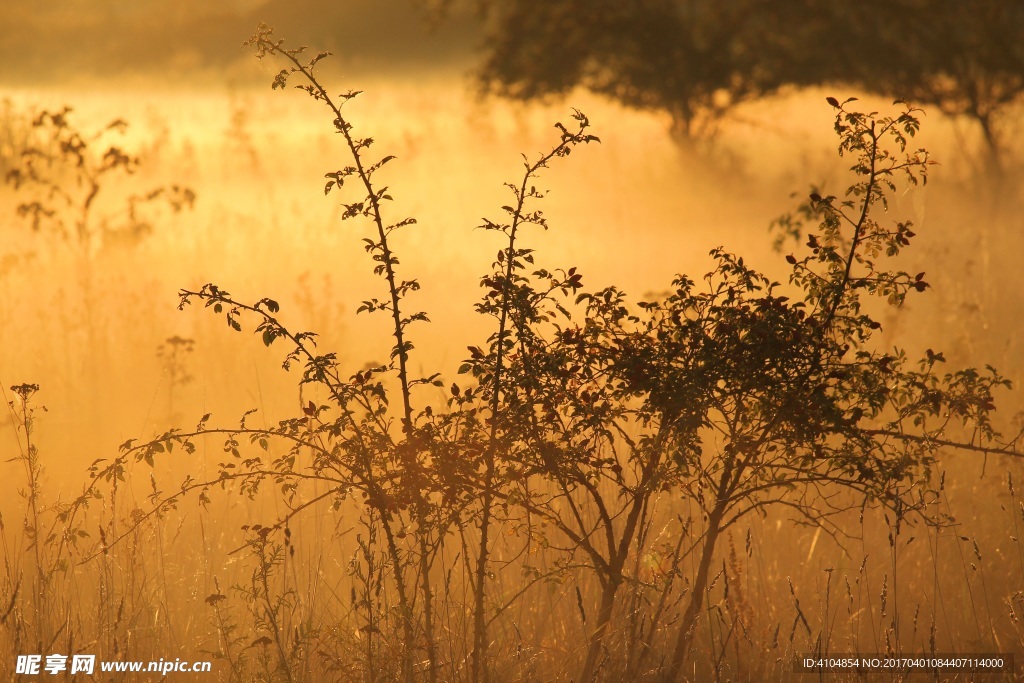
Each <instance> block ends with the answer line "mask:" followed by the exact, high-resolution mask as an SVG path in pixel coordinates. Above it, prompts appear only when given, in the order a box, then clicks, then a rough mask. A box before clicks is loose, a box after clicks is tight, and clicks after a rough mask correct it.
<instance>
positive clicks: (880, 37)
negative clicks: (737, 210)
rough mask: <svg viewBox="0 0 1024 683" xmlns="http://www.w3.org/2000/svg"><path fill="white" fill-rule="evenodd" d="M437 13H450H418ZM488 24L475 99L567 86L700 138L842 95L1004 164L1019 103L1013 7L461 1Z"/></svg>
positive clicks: (874, 1)
mask: <svg viewBox="0 0 1024 683" xmlns="http://www.w3.org/2000/svg"><path fill="white" fill-rule="evenodd" d="M420 1H421V2H423V3H424V4H426V5H427V6H429V7H430V8H432V9H433V10H434V11H436V12H438V13H441V14H444V13H445V12H447V11H449V10H451V9H452V7H453V6H455V5H458V4H459V3H460V0H420ZM465 1H466V2H471V3H472V4H473V5H474V6H476V7H477V8H478V9H479V11H481V12H482V13H483V14H484V15H485V16H487V18H488V20H489V22H490V24H489V26H490V28H489V31H490V35H489V38H488V41H487V42H486V48H485V50H486V55H485V59H484V61H483V63H482V65H481V66H480V69H479V72H478V76H479V78H480V81H481V83H482V85H483V86H484V88H485V89H486V90H488V91H490V92H495V93H498V94H501V95H505V96H509V97H513V98H521V99H532V98H538V97H544V96H548V95H557V94H563V93H566V92H567V91H569V90H570V89H572V88H573V87H576V86H578V85H579V86H583V87H585V88H588V89H590V90H593V91H595V92H599V93H604V94H607V95H609V96H611V97H612V98H614V99H616V100H619V101H621V102H623V103H625V104H628V105H630V106H639V107H645V108H651V109H658V110H663V111H665V112H668V113H669V114H670V115H671V117H672V125H673V130H674V132H676V133H677V134H679V135H680V136H681V137H683V138H694V137H703V136H707V135H709V134H711V133H713V132H714V130H715V126H716V123H717V122H718V121H719V120H720V119H721V117H722V116H723V115H724V114H725V113H727V112H728V111H729V110H731V109H732V108H734V107H735V106H736V105H738V104H741V103H743V102H747V101H750V100H753V99H756V98H760V97H764V96H767V95H771V94H773V93H775V92H778V91H779V90H782V89H786V88H792V87H809V86H816V85H823V84H846V85H855V86H858V87H860V88H863V89H864V90H865V91H867V92H871V93H875V94H879V95H886V96H892V97H899V98H903V99H908V100H911V101H914V102H917V103H920V104H926V105H932V106H935V107H937V108H939V109H941V110H942V111H943V112H945V113H946V114H949V115H956V116H967V117H969V118H970V119H973V120H974V121H976V122H977V123H978V125H979V127H980V129H981V134H982V136H983V138H984V140H985V143H986V145H987V147H988V149H989V151H990V153H991V160H992V162H993V163H994V164H995V165H997V166H998V164H999V163H1000V159H999V150H1000V140H999V134H998V130H997V124H998V119H999V117H1000V115H1001V114H1002V113H1003V112H1004V111H1005V110H1006V109H1007V107H1009V106H1010V105H1012V104H1013V103H1015V102H1017V101H1019V99H1020V95H1021V93H1022V91H1024V41H1021V40H1020V36H1022V35H1024V4H1022V3H1020V2H1018V1H1017V0H978V1H977V2H971V3H964V2H960V1H959V0H864V1H862V2H857V3H837V2H829V1H827V0H790V1H787V2H784V3H766V2H762V1H761V0H634V2H630V3H622V2H618V1H617V0H551V1H549V2H545V3H536V2H531V0H506V1H504V2H495V1H494V0H465Z"/></svg>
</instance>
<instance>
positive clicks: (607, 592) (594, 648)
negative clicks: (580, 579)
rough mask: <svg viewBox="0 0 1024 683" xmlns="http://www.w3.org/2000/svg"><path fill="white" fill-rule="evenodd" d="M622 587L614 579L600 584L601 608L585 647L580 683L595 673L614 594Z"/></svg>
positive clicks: (611, 610) (618, 579) (589, 678)
mask: <svg viewBox="0 0 1024 683" xmlns="http://www.w3.org/2000/svg"><path fill="white" fill-rule="evenodd" d="M621 585H622V578H621V577H615V578H612V579H609V580H608V581H606V582H604V583H603V584H602V588H601V608H600V610H599V611H598V613H597V627H596V628H595V629H594V632H593V633H591V634H590V643H589V644H588V646H587V661H586V663H585V664H584V665H583V673H582V674H581V675H580V683H590V682H591V681H592V680H593V679H594V674H595V673H597V658H598V657H599V656H600V654H601V643H602V642H603V641H604V635H605V633H607V632H608V624H610V623H611V620H612V612H613V611H614V609H615V594H616V593H618V591H619V586H621Z"/></svg>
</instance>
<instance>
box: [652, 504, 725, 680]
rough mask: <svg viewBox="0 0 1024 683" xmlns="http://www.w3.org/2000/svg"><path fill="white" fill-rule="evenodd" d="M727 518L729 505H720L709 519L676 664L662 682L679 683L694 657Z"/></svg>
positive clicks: (674, 655)
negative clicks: (693, 647)
mask: <svg viewBox="0 0 1024 683" xmlns="http://www.w3.org/2000/svg"><path fill="white" fill-rule="evenodd" d="M724 515H725V505H724V503H722V502H719V503H718V504H717V505H716V506H715V508H714V510H712V511H711V515H710V517H708V531H707V534H706V535H705V537H704V549H703V550H702V552H701V557H700V564H699V565H698V567H697V575H696V576H695V577H694V579H693V588H691V590H690V602H689V604H688V605H687V607H686V612H685V613H684V614H683V621H682V625H681V626H680V628H679V636H678V637H677V638H676V646H675V649H674V650H673V652H672V661H671V663H670V664H669V668H668V671H667V672H666V673H665V675H664V676H663V678H662V680H663V681H664V682H665V683H675V681H677V680H679V675H680V673H682V670H683V664H685V663H686V657H687V655H689V654H690V645H691V644H692V643H693V634H694V631H695V630H696V628H697V619H698V618H699V617H700V611H701V608H702V607H703V606H704V591H705V590H707V586H708V576H709V575H710V573H711V560H712V559H713V557H714V555H715V545H716V544H717V542H718V535H719V533H721V530H722V529H721V524H722V517H723V516H724Z"/></svg>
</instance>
